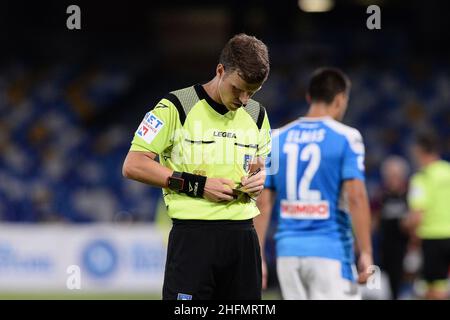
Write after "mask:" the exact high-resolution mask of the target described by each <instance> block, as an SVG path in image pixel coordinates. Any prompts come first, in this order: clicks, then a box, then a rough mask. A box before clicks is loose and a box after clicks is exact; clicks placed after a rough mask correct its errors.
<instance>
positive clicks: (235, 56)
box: [219, 33, 270, 84]
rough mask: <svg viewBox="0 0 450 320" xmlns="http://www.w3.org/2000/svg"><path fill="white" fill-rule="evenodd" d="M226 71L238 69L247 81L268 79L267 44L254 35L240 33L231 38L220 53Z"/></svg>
mask: <svg viewBox="0 0 450 320" xmlns="http://www.w3.org/2000/svg"><path fill="white" fill-rule="evenodd" d="M219 63H221V64H222V65H223V66H224V68H225V72H233V71H235V70H236V71H237V72H238V75H239V76H240V77H241V78H242V79H243V80H244V81H246V82H247V83H252V84H253V83H260V82H264V81H266V79H267V77H268V75H269V71H270V65H269V52H268V50H267V46H266V45H265V44H264V43H263V42H262V41H261V40H258V39H257V38H255V37H253V36H249V35H246V34H244V33H240V34H237V35H235V36H234V37H233V38H231V39H230V40H229V41H228V43H227V44H226V45H225V47H224V48H223V49H222V52H221V54H220V59H219Z"/></svg>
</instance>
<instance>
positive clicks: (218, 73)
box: [216, 63, 225, 77]
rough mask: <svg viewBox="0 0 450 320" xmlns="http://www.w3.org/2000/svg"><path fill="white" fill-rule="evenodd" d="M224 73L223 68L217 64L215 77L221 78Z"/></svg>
mask: <svg viewBox="0 0 450 320" xmlns="http://www.w3.org/2000/svg"><path fill="white" fill-rule="evenodd" d="M224 73H225V67H224V66H223V64H221V63H219V64H218V65H217V67H216V75H217V76H218V77H221V76H222V75H223V74H224Z"/></svg>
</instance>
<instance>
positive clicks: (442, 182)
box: [404, 132, 450, 299]
mask: <svg viewBox="0 0 450 320" xmlns="http://www.w3.org/2000/svg"><path fill="white" fill-rule="evenodd" d="M412 151H413V152H412V153H413V157H414V160H415V162H416V164H417V165H418V167H419V171H418V172H417V173H416V174H414V175H413V177H412V178H411V182H410V190H409V193H408V204H409V207H410V210H411V212H410V214H409V215H408V216H407V217H406V219H405V223H404V225H405V227H406V228H408V229H409V230H410V231H411V232H413V234H415V235H417V236H418V237H419V238H420V239H421V240H422V255H423V269H422V272H423V278H424V280H425V281H426V282H427V292H426V298H427V299H446V298H448V277H449V267H450V210H449V208H448V207H449V201H450V200H449V199H450V164H449V163H448V162H447V161H444V160H442V159H441V157H440V155H439V140H438V138H437V136H436V134H434V133H432V132H420V133H418V134H417V136H416V138H415V141H414V144H413V148H412Z"/></svg>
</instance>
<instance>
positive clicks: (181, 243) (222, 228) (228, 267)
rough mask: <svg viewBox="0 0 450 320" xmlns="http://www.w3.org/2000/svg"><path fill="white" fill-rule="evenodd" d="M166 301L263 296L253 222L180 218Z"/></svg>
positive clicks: (166, 279)
mask: <svg viewBox="0 0 450 320" xmlns="http://www.w3.org/2000/svg"><path fill="white" fill-rule="evenodd" d="M163 299H164V300H175V299H194V300H211V299H213V300H219V299H247V300H259V299H261V253H260V248H259V242H258V236H257V234H256V230H255V228H254V227H253V220H251V219H250V220H243V221H232V220H216V221H206V220H176V219H173V227H172V230H171V231H170V235H169V245H168V251H167V260H166V268H165V274H164V285H163Z"/></svg>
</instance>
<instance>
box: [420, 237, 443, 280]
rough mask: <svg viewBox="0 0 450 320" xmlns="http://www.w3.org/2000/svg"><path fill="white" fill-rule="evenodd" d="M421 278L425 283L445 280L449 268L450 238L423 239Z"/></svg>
mask: <svg viewBox="0 0 450 320" xmlns="http://www.w3.org/2000/svg"><path fill="white" fill-rule="evenodd" d="M422 252H423V278H424V279H425V280H426V281H427V282H433V281H438V280H446V279H448V277H449V268H450V238H449V239H423V240H422Z"/></svg>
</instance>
